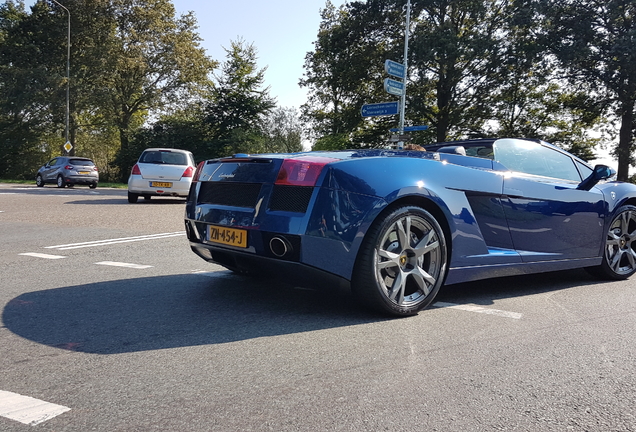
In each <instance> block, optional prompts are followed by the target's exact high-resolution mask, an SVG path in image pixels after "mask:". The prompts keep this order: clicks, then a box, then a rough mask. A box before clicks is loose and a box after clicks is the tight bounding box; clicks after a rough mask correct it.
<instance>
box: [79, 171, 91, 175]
mask: <svg viewBox="0 0 636 432" xmlns="http://www.w3.org/2000/svg"><path fill="white" fill-rule="evenodd" d="M79 173H80V174H82V175H87V174H90V171H80V172H79Z"/></svg>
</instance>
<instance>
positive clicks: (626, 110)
mask: <svg viewBox="0 0 636 432" xmlns="http://www.w3.org/2000/svg"><path fill="white" fill-rule="evenodd" d="M621 111H622V113H621V130H620V134H619V140H618V147H617V148H616V155H617V156H618V180H619V181H627V180H628V178H629V165H630V163H629V162H630V159H631V148H632V125H633V124H634V101H633V100H627V101H624V102H623V103H622V107H621Z"/></svg>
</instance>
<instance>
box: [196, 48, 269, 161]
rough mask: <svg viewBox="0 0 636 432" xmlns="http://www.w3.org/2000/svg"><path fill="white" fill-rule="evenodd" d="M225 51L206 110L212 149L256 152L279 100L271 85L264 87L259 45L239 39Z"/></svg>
mask: <svg viewBox="0 0 636 432" xmlns="http://www.w3.org/2000/svg"><path fill="white" fill-rule="evenodd" d="M226 52H227V60H226V61H225V62H224V63H223V65H222V67H221V74H220V75H218V76H216V85H215V87H214V88H213V89H212V91H211V95H210V102H209V103H208V105H207V107H206V111H205V112H206V117H205V119H204V122H205V124H206V125H207V126H208V127H209V129H210V132H211V134H212V137H213V138H212V140H211V143H210V144H211V152H210V153H212V154H213V155H215V156H226V155H228V154H233V153H257V152H259V150H261V149H262V148H263V147H264V142H263V141H264V139H265V136H264V122H265V119H266V118H267V116H268V115H269V113H270V112H271V110H272V109H273V108H274V107H275V106H276V104H275V101H274V99H272V98H271V96H270V95H269V89H268V88H266V89H263V88H262V86H263V83H264V80H265V78H264V74H265V70H264V69H261V70H259V69H258V68H257V66H256V60H257V52H256V48H255V47H254V46H253V45H251V44H246V43H245V42H244V41H241V40H239V41H233V42H232V43H231V45H230V48H229V49H226Z"/></svg>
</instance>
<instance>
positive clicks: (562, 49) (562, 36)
mask: <svg viewBox="0 0 636 432" xmlns="http://www.w3.org/2000/svg"><path fill="white" fill-rule="evenodd" d="M536 7H537V10H538V11H539V13H540V15H539V17H540V18H542V20H543V21H542V22H543V27H544V33H543V35H544V37H545V44H546V46H547V47H548V48H549V49H550V51H551V52H552V53H554V55H555V56H556V57H557V59H558V60H559V62H560V64H561V65H562V66H563V68H565V69H566V70H567V71H568V74H567V76H566V77H567V79H568V80H569V82H570V83H571V84H572V85H575V86H578V87H584V88H585V89H586V90H587V91H588V94H589V95H590V97H591V98H593V99H595V100H596V103H594V104H591V105H590V106H591V107H592V108H593V109H596V110H597V109H599V106H601V107H602V108H607V109H610V110H611V112H613V114H614V115H615V116H616V117H617V118H618V119H620V123H621V126H620V131H619V141H618V146H617V147H616V149H615V155H616V156H617V157H618V179H619V180H623V181H625V180H627V179H628V175H629V174H628V172H629V166H630V165H633V164H634V159H633V157H632V151H633V150H634V127H635V117H634V108H635V106H636V39H635V38H636V21H635V18H636V3H635V2H634V1H632V0H585V1H581V0H558V1H556V0H537V2H536ZM581 108H582V109H585V107H581Z"/></svg>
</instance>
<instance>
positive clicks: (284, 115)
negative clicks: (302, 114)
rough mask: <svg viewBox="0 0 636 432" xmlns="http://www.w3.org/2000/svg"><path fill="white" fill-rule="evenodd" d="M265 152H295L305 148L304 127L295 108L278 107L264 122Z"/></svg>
mask: <svg viewBox="0 0 636 432" xmlns="http://www.w3.org/2000/svg"><path fill="white" fill-rule="evenodd" d="M263 133H264V135H265V140H264V148H263V152H264V153H265V152H266V153H276V152H282V153H293V152H299V151H302V150H303V144H302V138H303V128H302V125H301V123H300V119H299V115H298V112H297V111H296V109H294V108H276V109H274V110H273V111H272V112H271V113H270V114H269V116H267V117H266V119H265V121H264V124H263Z"/></svg>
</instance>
